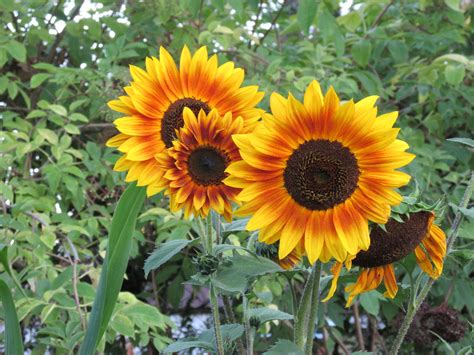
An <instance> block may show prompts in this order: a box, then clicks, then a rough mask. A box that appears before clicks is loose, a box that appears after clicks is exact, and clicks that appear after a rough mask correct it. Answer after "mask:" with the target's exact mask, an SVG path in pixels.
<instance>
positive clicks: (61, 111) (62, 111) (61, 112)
mask: <svg viewBox="0 0 474 355" xmlns="http://www.w3.org/2000/svg"><path fill="white" fill-rule="evenodd" d="M48 108H49V109H50V110H51V111H53V112H54V113H57V114H58V115H60V116H66V115H67V110H66V108H65V107H64V106H61V105H49V106H48Z"/></svg>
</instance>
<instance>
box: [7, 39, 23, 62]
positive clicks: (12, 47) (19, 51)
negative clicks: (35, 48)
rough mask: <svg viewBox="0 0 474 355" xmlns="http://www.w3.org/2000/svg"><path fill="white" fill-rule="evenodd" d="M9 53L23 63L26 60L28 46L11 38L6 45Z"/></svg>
mask: <svg viewBox="0 0 474 355" xmlns="http://www.w3.org/2000/svg"><path fill="white" fill-rule="evenodd" d="M5 48H6V49H7V51H8V53H9V54H10V55H11V56H12V57H13V58H15V59H16V60H17V61H19V62H21V63H25V62H26V48H25V46H24V45H23V43H20V42H18V41H15V40H11V41H10V42H8V43H7V44H6V45H5Z"/></svg>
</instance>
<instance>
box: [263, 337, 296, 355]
mask: <svg viewBox="0 0 474 355" xmlns="http://www.w3.org/2000/svg"><path fill="white" fill-rule="evenodd" d="M280 354H288V355H303V354H304V352H303V351H302V350H301V349H300V348H298V346H297V345H296V344H295V343H293V342H291V341H289V340H286V339H280V340H278V341H277V342H276V343H275V344H274V345H273V346H272V347H271V348H270V349H268V351H267V352H265V353H264V355H280Z"/></svg>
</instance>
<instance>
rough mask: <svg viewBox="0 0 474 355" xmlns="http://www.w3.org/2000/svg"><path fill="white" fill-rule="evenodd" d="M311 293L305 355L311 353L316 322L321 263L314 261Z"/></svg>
mask: <svg viewBox="0 0 474 355" xmlns="http://www.w3.org/2000/svg"><path fill="white" fill-rule="evenodd" d="M312 273H313V274H314V276H313V278H314V279H313V291H312V293H311V309H310V312H309V319H308V330H307V333H306V334H307V335H306V346H305V354H306V355H311V354H312V353H313V339H314V330H315V328H316V322H317V318H318V309H319V284H320V280H321V262H319V261H316V262H315V263H314V265H313V271H312Z"/></svg>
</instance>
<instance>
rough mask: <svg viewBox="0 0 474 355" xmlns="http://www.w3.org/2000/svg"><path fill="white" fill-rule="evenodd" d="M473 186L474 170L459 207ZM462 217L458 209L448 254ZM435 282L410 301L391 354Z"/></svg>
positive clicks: (396, 350) (448, 243) (399, 345)
mask: <svg viewBox="0 0 474 355" xmlns="http://www.w3.org/2000/svg"><path fill="white" fill-rule="evenodd" d="M473 187H474V172H471V179H470V180H469V183H468V185H467V188H466V190H465V191H464V195H463V197H462V200H461V204H460V206H459V207H461V208H463V209H464V208H466V207H467V206H468V204H469V201H470V200H471V196H472V192H473ZM461 219H462V212H461V211H459V210H458V212H457V213H456V216H455V218H454V221H453V224H452V225H451V229H450V235H449V237H448V241H447V248H446V255H447V254H448V253H449V251H450V250H451V247H452V246H453V244H454V241H455V240H456V237H457V234H458V229H459V225H460V224H461ZM434 282H435V279H431V278H430V279H429V280H428V281H427V282H426V283H425V284H424V285H423V288H422V289H421V291H420V293H419V294H418V296H417V297H416V299H415V302H410V304H409V305H408V310H407V314H406V315H405V319H403V323H402V325H401V326H400V329H399V331H398V334H397V336H396V338H395V340H394V342H393V345H392V348H391V349H390V352H389V354H390V355H396V354H398V351H399V350H400V347H401V345H402V343H403V340H404V339H405V336H406V334H407V332H408V329H409V328H410V325H411V323H412V322H413V319H414V318H415V315H416V312H417V311H418V309H419V308H420V306H421V304H422V303H423V301H424V300H425V298H426V296H428V293H429V292H430V289H431V287H432V286H433V284H434Z"/></svg>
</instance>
